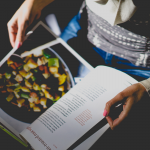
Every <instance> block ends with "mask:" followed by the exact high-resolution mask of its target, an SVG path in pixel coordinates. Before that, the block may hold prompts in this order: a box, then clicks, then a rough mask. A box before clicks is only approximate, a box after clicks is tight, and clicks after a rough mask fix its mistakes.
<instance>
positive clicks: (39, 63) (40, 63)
mask: <svg viewBox="0 0 150 150" xmlns="http://www.w3.org/2000/svg"><path fill="white" fill-rule="evenodd" d="M37 64H38V66H41V65H42V64H43V62H42V60H41V59H40V58H38V59H37Z"/></svg>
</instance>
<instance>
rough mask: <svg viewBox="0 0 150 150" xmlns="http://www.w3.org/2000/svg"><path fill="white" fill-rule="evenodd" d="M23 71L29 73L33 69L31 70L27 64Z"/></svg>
mask: <svg viewBox="0 0 150 150" xmlns="http://www.w3.org/2000/svg"><path fill="white" fill-rule="evenodd" d="M23 69H24V70H25V71H26V72H29V71H30V70H31V68H30V67H29V66H28V65H27V64H25V65H24V66H23Z"/></svg>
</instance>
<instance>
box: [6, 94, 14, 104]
mask: <svg viewBox="0 0 150 150" xmlns="http://www.w3.org/2000/svg"><path fill="white" fill-rule="evenodd" d="M13 98H14V94H13V93H10V94H9V95H8V97H7V98H6V100H7V101H8V102H10V101H11V100H12V99H13Z"/></svg>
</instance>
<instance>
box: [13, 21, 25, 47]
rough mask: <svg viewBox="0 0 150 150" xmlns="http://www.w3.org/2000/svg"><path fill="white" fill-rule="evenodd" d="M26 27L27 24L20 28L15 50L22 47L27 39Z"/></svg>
mask: <svg viewBox="0 0 150 150" xmlns="http://www.w3.org/2000/svg"><path fill="white" fill-rule="evenodd" d="M25 30H26V26H25V23H23V24H21V25H19V26H18V32H17V36H16V42H15V48H19V47H20V46H22V44H23V41H24V37H25Z"/></svg>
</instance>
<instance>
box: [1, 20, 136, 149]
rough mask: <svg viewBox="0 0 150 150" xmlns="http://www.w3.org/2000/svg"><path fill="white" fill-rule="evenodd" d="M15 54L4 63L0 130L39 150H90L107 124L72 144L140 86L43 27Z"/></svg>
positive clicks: (2, 63)
mask: <svg viewBox="0 0 150 150" xmlns="http://www.w3.org/2000/svg"><path fill="white" fill-rule="evenodd" d="M42 36H43V38H42ZM45 37H46V38H45ZM45 43H46V44H45ZM12 52H14V49H13V50H12V51H11V52H10V54H11V55H10V57H9V58H8V59H7V60H6V59H5V58H4V60H2V61H1V64H0V65H1V70H0V93H1V94H0V95H1V101H0V128H1V129H3V130H4V131H6V132H7V133H8V134H10V135H11V136H12V137H13V138H15V139H16V140H18V141H19V142H20V143H22V144H23V145H24V146H26V147H28V146H29V147H32V149H36V150H41V149H42V150H44V149H45V150H66V149H76V150H80V149H82V150H84V149H89V148H90V146H92V145H93V144H94V142H96V140H97V139H98V138H99V137H100V136H101V135H102V134H103V133H104V132H105V131H106V130H107V129H108V127H109V126H108V124H107V125H106V126H104V127H103V128H101V129H99V130H98V132H96V133H95V134H93V135H92V136H91V137H88V138H87V139H86V140H85V141H84V142H83V141H82V142H81V143H79V144H78V145H77V146H76V147H73V148H72V145H73V144H74V143H76V141H78V140H79V139H80V138H81V137H83V136H84V135H85V134H86V133H87V132H88V131H89V130H90V129H91V128H92V127H94V126H95V125H96V124H97V123H98V122H99V121H100V120H102V119H103V118H104V117H103V115H102V114H103V111H104V108H105V104H106V102H107V101H109V100H110V99H112V98H113V97H114V96H115V95H116V94H117V93H119V92H121V91H122V90H123V89H125V88H126V87H128V86H130V85H131V84H134V83H137V81H136V80H135V79H133V78H132V77H130V76H129V75H127V74H125V73H123V72H121V71H118V70H116V69H113V68H110V67H106V66H98V67H96V68H93V67H92V66H91V65H90V64H89V63H88V62H87V61H86V60H84V59H83V58H82V57H81V56H80V55H79V54H78V53H76V52H75V51H74V50H73V49H72V48H71V47H70V46H69V45H68V44H67V43H65V42H64V41H63V40H62V39H61V38H59V37H57V36H56V35H55V34H54V33H53V32H52V31H51V30H50V29H49V28H48V27H47V26H46V25H45V24H44V23H43V22H39V23H38V24H37V25H36V26H35V27H34V28H33V29H32V30H31V31H30V32H29V33H28V34H27V37H26V40H25V42H24V44H23V46H22V47H21V48H19V49H18V50H15V52H14V53H12Z"/></svg>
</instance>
